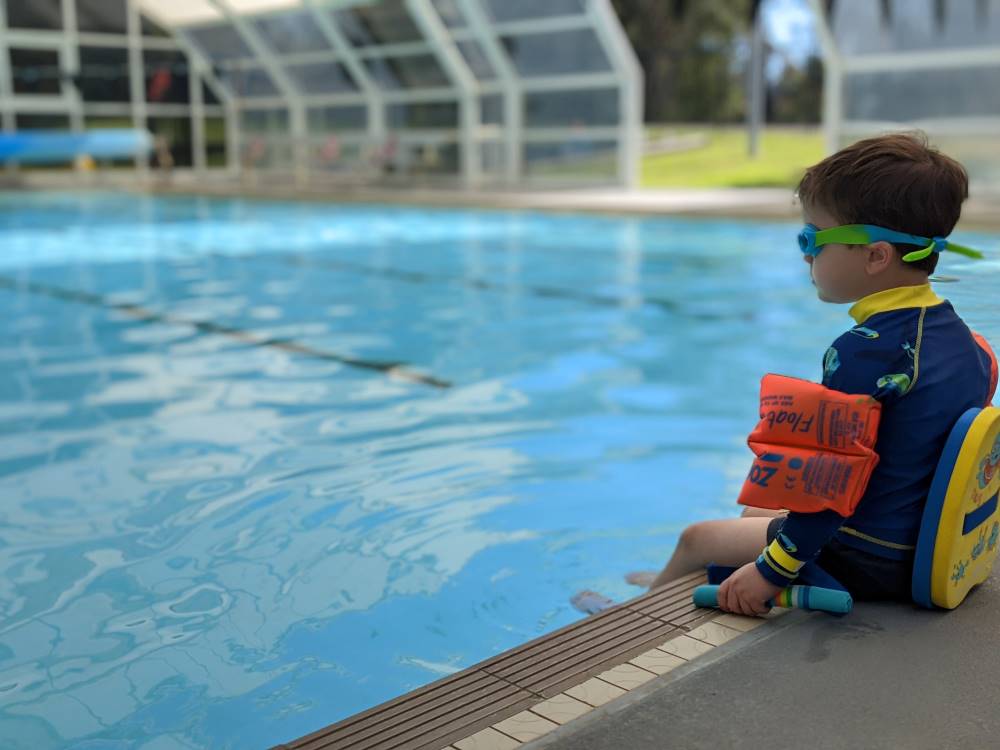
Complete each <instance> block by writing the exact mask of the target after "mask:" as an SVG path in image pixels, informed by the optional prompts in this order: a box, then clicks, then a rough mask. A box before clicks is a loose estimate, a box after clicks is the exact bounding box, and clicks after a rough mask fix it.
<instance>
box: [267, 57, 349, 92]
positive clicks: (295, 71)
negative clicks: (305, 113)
mask: <svg viewBox="0 0 1000 750" xmlns="http://www.w3.org/2000/svg"><path fill="white" fill-rule="evenodd" d="M285 71H286V72H287V73H288V75H289V77H290V78H291V79H292V80H293V81H295V83H296V85H297V86H298V87H299V89H301V90H302V91H303V92H304V93H306V94H341V93H353V92H355V91H357V90H358V87H357V85H356V84H355V83H354V80H353V79H352V78H351V75H350V73H348V72H347V69H346V68H345V67H344V66H343V65H341V64H340V63H339V62H334V61H332V60H331V61H330V62H322V63H303V64H301V65H286V66H285Z"/></svg>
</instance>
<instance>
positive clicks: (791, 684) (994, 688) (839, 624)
mask: <svg viewBox="0 0 1000 750" xmlns="http://www.w3.org/2000/svg"><path fill="white" fill-rule="evenodd" d="M998 623H1000V581H998V579H997V577H996V576H993V577H991V578H990V579H989V580H988V581H987V582H986V583H984V584H983V585H982V586H980V587H979V588H978V589H976V590H974V591H973V592H972V593H971V594H970V595H969V598H968V599H967V600H966V602H965V603H964V604H962V606H961V607H959V608H958V609H956V610H954V611H952V612H945V611H935V612H931V611H927V610H922V609H918V608H917V607H915V606H913V605H906V604H864V603H862V604H858V605H856V606H855V609H854V611H853V612H852V613H851V614H850V615H847V616H846V617H844V618H841V619H838V618H834V617H831V616H829V615H824V614H820V613H809V614H806V613H796V614H795V616H794V617H788V618H785V620H784V621H783V622H782V623H781V628H780V637H774V638H764V637H758V638H751V637H749V636H742V637H740V638H738V639H735V640H734V641H732V642H731V643H730V644H727V646H726V647H724V648H723V649H720V650H719V651H720V653H719V654H717V655H716V658H714V659H712V660H711V661H710V662H708V663H706V664H704V666H701V667H700V668H697V669H694V670H692V671H690V672H689V673H687V674H685V675H684V676H683V677H681V678H680V679H663V678H660V679H658V680H656V681H651V682H649V683H647V685H645V686H644V688H643V689H642V690H641V691H636V692H635V693H632V694H630V695H628V696H626V697H622V698H620V699H619V700H618V701H616V702H614V703H609V704H607V705H605V706H603V707H602V708H600V709H597V710H595V711H593V712H592V713H590V714H588V715H587V716H586V717H583V718H581V719H578V720H576V721H573V722H570V723H568V724H567V725H565V726H563V727H561V728H559V729H557V730H555V731H553V732H551V733H549V734H547V735H546V736H544V737H542V738H539V739H538V740H536V741H535V742H533V743H530V744H528V745H525V746H524V748H525V750H541V749H542V748H548V749H550V750H570V748H572V750H598V749H604V748H629V749H630V750H646V749H647V748H648V749H649V750H653V748H656V749H657V750H659V749H660V748H685V750H687V749H696V748H730V747H733V748H735V747H769V748H796V749H798V748H802V747H809V748H820V749H822V748H830V749H831V750H833V749H837V750H839V749H840V748H845V747H860V748H900V747H907V748H957V747H995V746H996V743H997V742H998V736H1000V713H998V711H997V706H998V704H1000V684H998V680H997V675H998V674H1000V628H998V627H997V625H998ZM776 632H777V631H776V630H775V631H772V632H771V633H770V634H776Z"/></svg>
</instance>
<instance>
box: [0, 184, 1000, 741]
mask: <svg viewBox="0 0 1000 750" xmlns="http://www.w3.org/2000/svg"><path fill="white" fill-rule="evenodd" d="M795 230H796V227H794V226H792V225H787V224H777V223H752V222H737V221H695V220H684V219H635V218H606V217H581V216H554V215H542V214H531V213H504V212H472V211H444V210H421V209H411V208H400V207H391V206H376V207H362V206H324V205H319V204H287V203H265V202H249V201H222V200H208V199H197V198H139V197H128V196H123V195H114V194H93V195H85V196H84V195H75V194H33V195H18V194H7V195H0V319H2V321H3V326H4V335H3V337H2V339H0V358H2V363H3V364H2V367H0V738H2V742H0V746H2V747H4V748H30V749H31V750H38V749H40V748H65V747H84V748H88V749H94V748H101V749H104V748H147V749H148V750H165V749H166V748H194V747H198V748H200V747H207V748H263V747H268V746H270V745H272V744H274V743H277V742H281V741H286V740H290V739H293V738H295V737H297V736H299V735H301V734H304V733H306V732H309V731H312V730H314V729H317V728H319V727H321V726H323V725H325V724H328V723H330V722H332V721H335V720H337V719H340V718H343V717H345V716H348V715H350V714H352V713H355V712H357V711H360V710H362V709H365V708H367V707H369V706H372V705H374V704H376V703H379V702H381V701H384V700H387V699H389V698H392V697H394V696H396V695H398V694H400V693H403V692H405V691H408V690H410V689H413V688H415V687H418V686H420V685H423V684H426V683H428V682H430V681H432V680H435V679H437V678H439V677H441V676H443V675H447V674H450V673H452V672H454V671H457V670H459V669H461V668H463V667H466V666H468V665H470V664H473V663H475V662H477V661H479V660H481V659H484V658H486V657H488V656H491V655H493V654H495V653H497V652H499V651H501V650H504V649H507V648H510V647H512V646H515V645H518V644H520V643H523V642H524V641H526V640H529V639H531V638H534V637H536V636H538V635H540V634H542V633H545V632H547V631H550V630H553V629H555V628H558V627H560V626H563V625H566V624H568V623H570V622H573V621H574V620H576V619H578V617H579V615H578V613H576V612H575V611H573V610H572V609H571V608H570V606H569V605H568V603H567V599H568V597H569V596H570V595H572V594H573V593H574V592H575V591H577V590H579V589H581V588H585V587H586V588H596V589H599V590H601V591H604V592H606V593H608V594H610V595H612V596H615V597H627V596H631V595H633V594H634V593H637V592H636V591H635V590H634V589H630V588H629V587H628V586H627V585H626V584H625V583H624V582H623V580H622V575H623V574H624V573H625V572H627V571H630V570H635V569H649V568H655V567H658V566H659V565H660V564H662V562H663V561H664V560H665V559H666V558H667V556H668V555H669V553H670V552H671V550H672V548H673V545H674V543H675V541H676V538H677V534H678V532H679V531H680V530H681V529H682V528H683V527H684V526H685V525H686V524H687V523H689V522H691V521H693V520H697V519H700V518H706V517H723V516H727V515H731V514H733V513H734V505H733V503H734V498H735V495H736V493H737V491H738V488H739V486H740V484H741V481H742V478H743V475H744V474H745V472H746V470H747V468H748V466H749V458H750V454H749V451H748V449H747V448H746V445H745V442H744V440H745V436H746V434H747V432H748V431H749V430H750V429H751V427H752V426H753V423H754V421H755V420H754V416H755V412H756V393H757V386H758V381H759V378H760V376H761V375H762V374H763V373H764V372H766V371H769V370H770V371H779V372H783V373H786V374H789V375H795V376H800V377H807V378H810V377H811V378H815V377H817V376H818V374H819V364H820V357H821V354H822V352H823V351H824V349H825V348H826V346H827V345H828V344H829V342H830V341H831V340H832V339H833V338H834V337H835V336H836V335H837V334H838V332H839V331H841V330H842V329H843V328H844V327H845V326H846V325H847V323H848V318H847V316H846V309H845V308H843V307H837V306H831V305H823V304H821V303H819V302H817V301H816V300H815V297H814V293H813V290H812V288H811V286H810V285H809V283H808V276H807V272H806V266H805V264H803V263H802V262H801V260H800V259H799V257H798V251H797V249H796V246H795V238H794V232H795ZM961 236H962V238H963V239H964V240H965V241H967V242H969V243H970V244H973V245H975V244H977V243H978V244H980V245H983V246H985V247H987V248H992V249H994V250H996V249H997V248H998V246H1000V237H998V236H996V235H982V234H976V233H966V234H963V235H961ZM941 271H942V273H949V274H954V275H957V276H961V277H962V281H961V282H960V283H958V284H949V285H944V284H942V285H941V286H940V287H939V292H941V293H942V294H944V295H945V296H948V297H949V298H950V299H952V300H953V302H954V303H955V305H956V307H957V308H958V309H959V311H960V312H961V313H963V314H964V315H965V316H966V318H967V320H968V321H969V322H970V323H971V324H972V325H973V326H974V327H977V328H979V330H981V331H982V332H983V333H984V334H986V335H987V336H989V337H991V338H992V339H993V340H994V341H997V342H1000V316H998V315H997V314H996V312H995V308H994V307H993V304H994V303H993V300H994V298H995V291H994V290H995V288H996V285H997V283H998V282H1000V262H998V261H997V260H990V261H986V262H981V263H979V264H971V263H969V262H967V261H965V260H963V259H960V258H951V257H947V256H946V258H945V262H944V263H943V264H942V269H941ZM393 363H396V364H393Z"/></svg>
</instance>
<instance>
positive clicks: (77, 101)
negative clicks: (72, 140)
mask: <svg viewBox="0 0 1000 750" xmlns="http://www.w3.org/2000/svg"><path fill="white" fill-rule="evenodd" d="M62 17H63V45H62V64H63V65H65V66H66V71H65V72H66V73H68V74H69V75H71V76H73V77H74V78H77V77H79V75H80V52H79V50H80V37H79V31H78V29H77V25H76V2H75V0H62ZM62 88H63V95H64V96H66V98H67V100H68V104H69V127H70V130H73V131H74V132H77V133H79V132H82V131H83V99H82V98H81V95H80V89H78V88H77V87H76V85H74V84H70V85H69V86H68V87H67V86H66V85H65V83H64V84H63V87H62Z"/></svg>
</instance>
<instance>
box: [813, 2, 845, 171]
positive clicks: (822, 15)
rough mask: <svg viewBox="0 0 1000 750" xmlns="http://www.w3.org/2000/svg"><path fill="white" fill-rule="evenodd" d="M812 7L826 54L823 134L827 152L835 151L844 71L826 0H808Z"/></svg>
mask: <svg viewBox="0 0 1000 750" xmlns="http://www.w3.org/2000/svg"><path fill="white" fill-rule="evenodd" d="M809 7H811V8H812V11H813V17H814V18H815V19H816V31H817V34H818V36H819V44H820V50H822V53H823V133H824V141H825V144H826V151H827V153H829V154H832V153H833V152H834V151H836V150H837V149H838V148H839V146H840V129H841V125H842V121H843V116H844V115H843V85H844V82H843V70H842V67H841V62H840V54H839V53H838V51H837V43H836V40H835V39H834V37H833V32H832V30H831V29H830V24H829V19H828V18H827V17H826V11H824V10H823V3H822V2H821V0H809Z"/></svg>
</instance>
